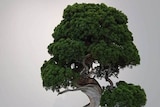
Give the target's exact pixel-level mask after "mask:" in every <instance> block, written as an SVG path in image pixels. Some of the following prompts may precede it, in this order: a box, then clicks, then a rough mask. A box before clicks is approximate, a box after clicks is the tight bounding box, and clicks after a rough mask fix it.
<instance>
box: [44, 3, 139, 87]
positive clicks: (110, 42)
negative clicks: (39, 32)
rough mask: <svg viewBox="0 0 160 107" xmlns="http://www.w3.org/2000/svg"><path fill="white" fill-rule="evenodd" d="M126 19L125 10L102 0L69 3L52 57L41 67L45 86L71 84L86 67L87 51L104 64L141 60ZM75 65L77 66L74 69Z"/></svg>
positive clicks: (123, 64) (51, 49)
mask: <svg viewBox="0 0 160 107" xmlns="http://www.w3.org/2000/svg"><path fill="white" fill-rule="evenodd" d="M127 22H128V19H127V16H126V15H125V14H124V13H122V12H121V11H119V10H117V9H115V8H113V7H108V6H106V5H105V4H103V3H102V4H86V3H82V4H77V3H76V4H74V5H69V6H68V7H67V8H66V9H65V10H64V13H63V20H62V21H61V23H60V24H59V25H58V26H57V27H56V28H55V29H54V32H53V34H52V36H53V38H54V41H53V43H51V44H50V45H49V46H48V52H49V54H50V55H51V56H52V58H51V59H50V60H49V61H46V62H45V63H44V64H43V66H42V68H41V74H42V79H43V86H44V87H46V88H52V89H53V90H55V89H60V88H62V87H66V86H70V85H71V84H72V79H73V78H76V77H77V76H75V75H77V73H75V71H76V72H80V71H79V70H82V69H83V65H82V60H83V59H84V57H85V56H86V55H87V54H91V55H92V59H93V60H96V61H98V62H99V63H100V65H104V66H105V65H108V64H110V65H111V66H116V67H122V68H123V67H126V66H129V65H137V64H139V63H140V57H139V54H138V50H137V48H136V46H135V45H134V43H133V37H132V33H131V32H130V31H129V29H128V26H127ZM72 65H75V66H76V68H74V69H71V66H72Z"/></svg>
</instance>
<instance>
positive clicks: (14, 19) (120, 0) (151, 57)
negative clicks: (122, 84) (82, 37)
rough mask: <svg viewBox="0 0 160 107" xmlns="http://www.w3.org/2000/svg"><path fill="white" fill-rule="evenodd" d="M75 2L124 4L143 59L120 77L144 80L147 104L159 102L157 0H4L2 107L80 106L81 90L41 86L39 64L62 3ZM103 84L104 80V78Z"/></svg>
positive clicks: (0, 13)
mask: <svg viewBox="0 0 160 107" xmlns="http://www.w3.org/2000/svg"><path fill="white" fill-rule="evenodd" d="M75 2H79V3H82V2H91V3H105V4H107V5H109V6H112V7H116V8H117V9H119V10H122V11H123V12H124V13H125V14H126V15H127V16H128V19H129V23H128V26H129V29H130V31H131V32H132V33H133V37H134V43H135V44H136V46H137V48H138V50H139V53H140V55H141V65H139V66H137V67H133V69H127V68H126V69H124V70H122V71H121V72H120V76H119V79H116V80H115V81H119V80H126V81H128V82H131V83H134V84H138V85H141V87H143V88H144V89H145V91H146V94H147V104H146V106H145V107H158V106H159V105H160V101H159V99H160V92H159V90H160V86H159V81H160V78H159V74H160V73H159V72H160V71H159V69H160V65H159V63H160V57H159V55H160V48H159V46H160V42H159V40H160V37H159V34H160V30H159V28H160V24H159V19H160V12H159V5H158V4H159V1H158V0H77V1H76V0H1V1H0V59H1V61H0V107H82V106H83V105H85V104H86V103H88V98H87V97H86V96H85V95H84V94H83V93H81V92H71V93H66V94H64V95H60V96H57V93H52V92H51V91H45V89H44V88H43V87H42V80H41V76H40V67H41V66H42V64H43V61H44V60H47V59H49V58H50V56H49V54H48V53H47V46H48V45H49V43H51V42H52V41H53V39H52V37H51V34H52V32H53V29H54V27H56V26H57V24H59V23H60V21H61V19H62V14H63V10H64V8H66V6H67V5H68V4H73V3H75ZM102 83H103V82H102ZM103 84H104V83H103Z"/></svg>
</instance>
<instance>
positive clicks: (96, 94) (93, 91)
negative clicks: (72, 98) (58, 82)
mask: <svg viewBox="0 0 160 107" xmlns="http://www.w3.org/2000/svg"><path fill="white" fill-rule="evenodd" d="M85 80H88V82H89V83H86V85H83V86H82V85H79V84H77V88H76V89H68V90H65V91H62V92H59V94H63V93H65V92H68V91H77V90H81V91H82V92H83V93H85V94H86V95H87V96H88V98H89V100H90V102H89V104H87V105H85V106H83V107H99V104H100V99H101V93H102V89H101V86H100V85H99V84H98V82H97V81H96V80H95V79H93V78H87V79H85Z"/></svg>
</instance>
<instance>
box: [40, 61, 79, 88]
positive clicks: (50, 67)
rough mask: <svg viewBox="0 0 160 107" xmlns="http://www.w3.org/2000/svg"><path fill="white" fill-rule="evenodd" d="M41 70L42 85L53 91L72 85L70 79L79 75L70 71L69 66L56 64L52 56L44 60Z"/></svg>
mask: <svg viewBox="0 0 160 107" xmlns="http://www.w3.org/2000/svg"><path fill="white" fill-rule="evenodd" d="M41 71H42V72H41V75H42V80H43V86H44V87H46V89H52V90H53V91H54V90H56V91H58V90H59V89H60V88H66V87H68V86H72V85H73V83H72V80H74V79H75V78H77V77H78V76H79V75H78V74H77V73H75V72H72V70H71V69H70V68H68V67H62V66H59V65H58V64H56V62H55V61H54V58H51V59H50V60H49V61H45V63H44V64H43V66H42V67H41Z"/></svg>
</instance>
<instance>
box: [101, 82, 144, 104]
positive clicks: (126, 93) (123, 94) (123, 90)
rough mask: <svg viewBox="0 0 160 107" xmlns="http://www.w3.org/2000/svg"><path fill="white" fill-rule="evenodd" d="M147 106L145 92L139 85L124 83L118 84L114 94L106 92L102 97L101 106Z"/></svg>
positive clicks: (113, 91)
mask: <svg viewBox="0 0 160 107" xmlns="http://www.w3.org/2000/svg"><path fill="white" fill-rule="evenodd" d="M145 104H146V94H145V91H144V90H143V89H142V88H141V87H140V86H138V85H134V84H128V83H126V82H124V81H120V82H118V83H117V87H115V88H114V89H113V90H112V92H110V91H109V90H105V91H104V93H103V95H102V97H101V106H106V105H107V107H115V106H118V107H142V106H144V105H145Z"/></svg>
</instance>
